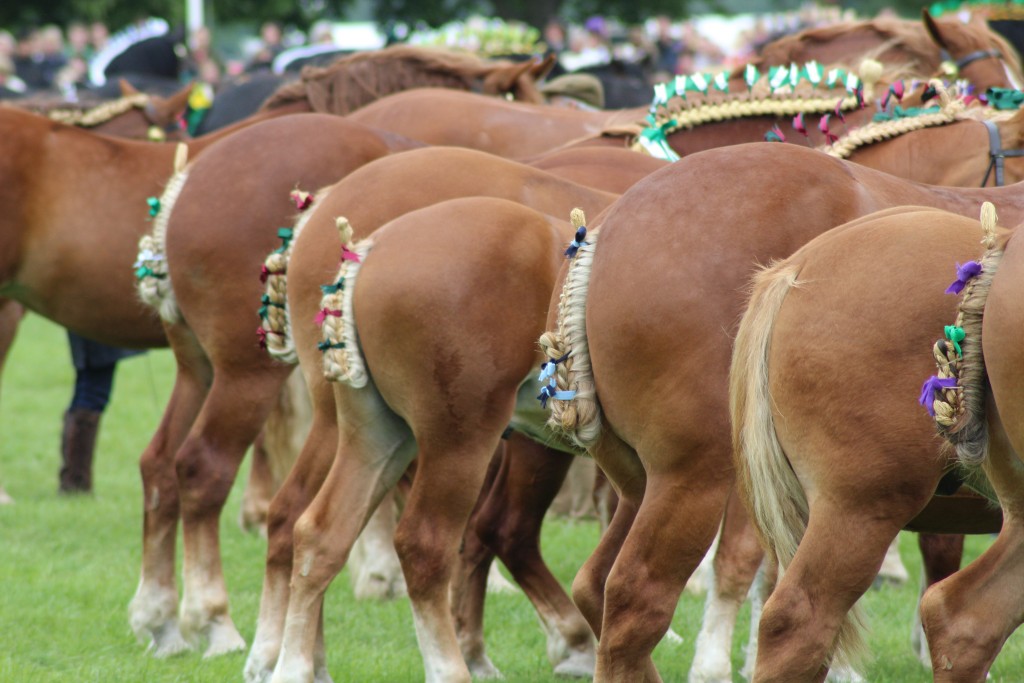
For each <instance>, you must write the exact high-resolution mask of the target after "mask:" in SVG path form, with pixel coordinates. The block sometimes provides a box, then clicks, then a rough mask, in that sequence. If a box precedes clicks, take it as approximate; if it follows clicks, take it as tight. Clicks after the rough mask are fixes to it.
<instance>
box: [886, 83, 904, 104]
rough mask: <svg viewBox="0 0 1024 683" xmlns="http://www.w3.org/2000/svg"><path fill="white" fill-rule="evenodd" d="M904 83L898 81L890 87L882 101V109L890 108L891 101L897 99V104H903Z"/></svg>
mask: <svg viewBox="0 0 1024 683" xmlns="http://www.w3.org/2000/svg"><path fill="white" fill-rule="evenodd" d="M903 93H904V89H903V81H896V82H895V83H893V84H892V85H890V86H889V90H888V91H887V92H886V93H885V97H884V98H883V99H882V109H888V108H889V101H890V100H891V99H892V98H893V97H895V98H896V101H897V102H903Z"/></svg>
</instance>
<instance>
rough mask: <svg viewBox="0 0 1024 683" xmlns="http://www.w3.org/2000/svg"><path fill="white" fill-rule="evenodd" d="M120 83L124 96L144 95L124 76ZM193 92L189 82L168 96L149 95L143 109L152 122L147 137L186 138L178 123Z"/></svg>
mask: <svg viewBox="0 0 1024 683" xmlns="http://www.w3.org/2000/svg"><path fill="white" fill-rule="evenodd" d="M118 85H119V86H120V88H121V96H122V97H134V96H137V95H142V92H141V91H139V90H138V89H137V88H136V87H135V86H133V85H132V84H131V83H129V82H128V81H126V80H125V79H123V78H122V79H120V80H119V82H118ZM191 94H192V84H191V83H189V84H188V85H186V86H184V87H182V88H181V89H180V90H178V91H177V92H175V93H173V94H172V95H169V96H168V97H161V96H160V95H149V96H148V97H147V98H146V102H145V105H144V106H143V107H142V108H141V111H142V114H143V115H144V116H145V118H146V120H147V121H148V122H149V124H150V125H149V130H148V131H147V134H146V137H147V139H149V140H153V141H155V142H163V141H175V140H183V139H184V138H185V135H184V134H183V132H182V130H181V128H180V127H179V125H178V120H179V119H180V118H181V117H182V115H184V113H185V109H186V108H187V107H188V99H189V96H190V95H191Z"/></svg>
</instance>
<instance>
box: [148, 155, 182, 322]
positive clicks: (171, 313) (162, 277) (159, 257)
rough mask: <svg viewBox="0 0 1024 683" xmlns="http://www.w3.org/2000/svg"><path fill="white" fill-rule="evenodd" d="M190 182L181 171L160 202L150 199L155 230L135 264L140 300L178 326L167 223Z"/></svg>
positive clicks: (150, 213)
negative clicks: (168, 253) (168, 267)
mask: <svg viewBox="0 0 1024 683" xmlns="http://www.w3.org/2000/svg"><path fill="white" fill-rule="evenodd" d="M187 180H188V169H187V168H186V169H183V170H178V171H177V172H176V173H175V174H174V175H173V176H171V179H170V180H169V181H168V182H167V187H165V188H164V191H163V194H162V195H161V196H160V197H159V198H157V197H150V198H149V199H148V200H147V201H148V202H149V207H150V208H149V215H150V217H151V218H152V220H153V229H152V231H151V232H150V233H149V234H147V235H143V236H142V238H141V239H140V240H139V253H138V256H137V257H136V261H135V280H136V283H135V287H136V291H138V293H139V298H140V299H142V301H143V303H145V304H147V305H148V306H149V307H150V308H152V309H153V310H155V311H156V312H157V313H159V315H160V317H161V318H162V319H163V320H165V321H167V322H169V323H174V322H177V321H178V318H179V317H180V312H179V311H178V302H177V300H176V299H175V297H174V288H173V287H172V286H171V276H170V273H168V271H167V256H166V253H167V222H168V220H170V217H171V212H172V211H173V210H174V204H175V202H176V201H178V195H180V194H181V190H182V188H184V187H185V182H186V181H187Z"/></svg>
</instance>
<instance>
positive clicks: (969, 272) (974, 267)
mask: <svg viewBox="0 0 1024 683" xmlns="http://www.w3.org/2000/svg"><path fill="white" fill-rule="evenodd" d="M980 274H981V264H980V263H978V262H977V261H968V262H967V263H965V264H963V265H960V264H959V263H958V264H956V281H955V282H954V283H953V284H951V285H950V286H949V287H946V294H959V293H960V292H962V291H964V287H966V286H967V283H968V282H970V281H971V280H973V279H974V278H976V277H978V275H980Z"/></svg>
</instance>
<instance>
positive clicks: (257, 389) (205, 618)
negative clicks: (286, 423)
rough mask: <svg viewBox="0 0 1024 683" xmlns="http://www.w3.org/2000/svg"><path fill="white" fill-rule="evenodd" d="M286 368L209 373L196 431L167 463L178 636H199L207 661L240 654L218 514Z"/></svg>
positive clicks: (194, 429)
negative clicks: (176, 517)
mask: <svg viewBox="0 0 1024 683" xmlns="http://www.w3.org/2000/svg"><path fill="white" fill-rule="evenodd" d="M290 370H291V368H287V367H280V366H269V364H268V367H265V368H261V369H260V370H259V371H258V372H255V373H250V374H238V375H236V374H233V373H231V371H230V370H227V371H223V370H221V371H215V375H214V381H213V386H212V387H211V389H210V393H209V395H208V396H207V398H206V401H205V402H204V403H203V408H202V410H201V411H200V414H199V416H198V417H197V419H196V424H195V426H194V427H193V429H192V431H191V432H190V433H189V435H188V437H187V438H186V440H185V443H183V444H182V446H181V448H180V449H179V450H178V453H177V455H176V457H175V469H176V472H177V475H178V490H179V492H180V495H181V518H182V534H183V537H184V545H183V547H184V553H185V558H184V564H183V567H182V575H183V577H184V591H183V595H182V599H181V610H180V614H181V625H182V632H183V634H184V635H185V636H186V637H188V638H191V639H198V638H200V637H204V638H205V639H206V640H207V641H208V643H209V645H208V647H207V649H206V652H205V653H204V656H206V657H212V656H216V655H220V654H224V653H226V652H232V651H235V650H239V649H242V648H244V647H245V641H243V640H242V637H241V636H240V635H239V634H238V630H237V629H236V628H235V625H234V623H233V622H232V620H231V616H230V615H229V614H228V596H227V589H226V587H225V585H224V575H223V571H222V569H221V561H220V528H219V527H220V512H221V509H222V508H223V507H224V502H225V500H227V496H228V493H230V491H231V485H232V484H233V483H234V480H235V476H236V474H237V472H238V466H239V464H240V463H241V461H242V457H243V456H244V455H245V451H246V449H247V448H248V447H249V445H250V444H252V442H253V441H254V440H255V438H256V435H257V434H259V431H260V429H261V428H262V427H263V423H264V421H265V420H266V416H267V413H268V412H269V411H270V408H271V406H272V405H273V402H274V400H275V397H276V394H277V392H278V391H279V390H280V388H281V384H282V383H283V382H284V380H285V378H286V377H287V373H288V372H290Z"/></svg>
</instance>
